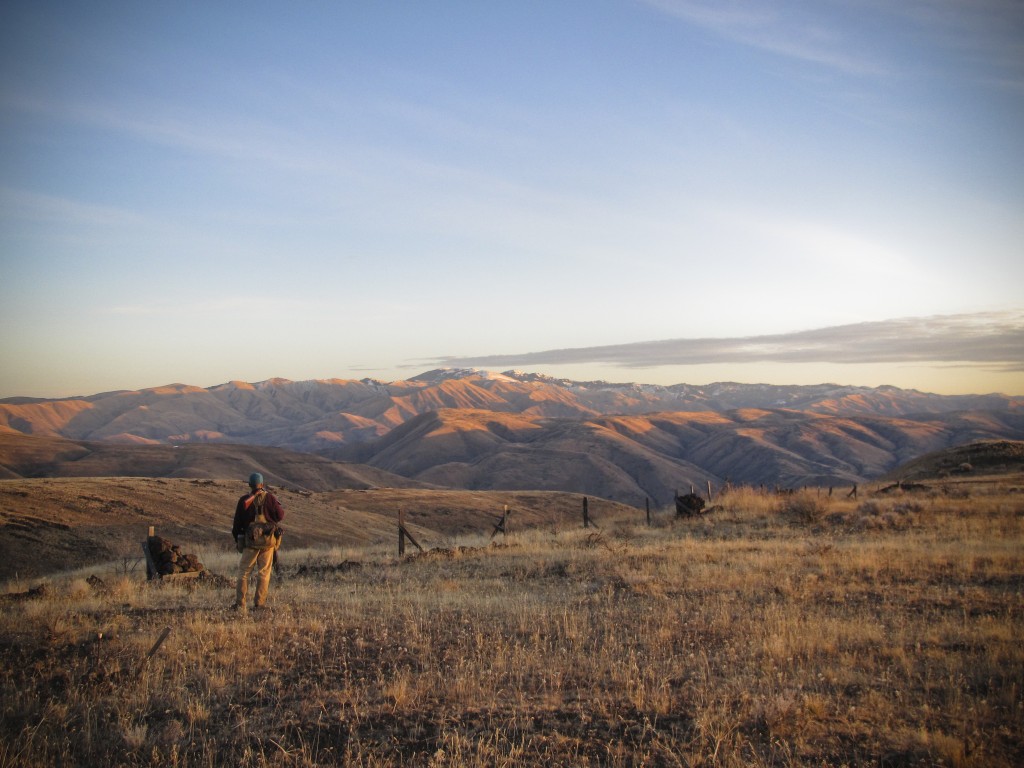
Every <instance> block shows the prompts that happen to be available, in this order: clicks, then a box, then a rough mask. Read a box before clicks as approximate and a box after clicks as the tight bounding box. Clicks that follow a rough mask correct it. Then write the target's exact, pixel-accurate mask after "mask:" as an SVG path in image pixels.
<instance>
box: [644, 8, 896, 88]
mask: <svg viewBox="0 0 1024 768" xmlns="http://www.w3.org/2000/svg"><path fill="white" fill-rule="evenodd" d="M642 2H645V3H646V4H647V5H650V6H652V7H654V8H657V9H658V10H660V11H662V12H664V13H667V14H669V15H671V16H675V17H676V18H679V19H682V20H683V21H686V22H689V23H691V24H695V25H697V26H700V27H703V28H705V29H708V30H710V31H712V32H714V33H715V34H717V35H719V36H721V37H724V38H726V39H728V40H732V41H733V42H736V43H739V44H741V45H746V46H749V47H752V48H757V49H759V50H763V51H767V52H769V53H773V54H777V55H780V56H783V57H786V58H790V59H795V60H797V61H801V62H805V63H810V64H817V65H820V66H823V67H826V68H829V69H834V70H839V71H841V72H844V73H846V74H854V75H883V74H886V72H887V69H886V67H885V66H883V65H882V64H881V63H880V62H879V61H878V60H877V59H876V58H874V57H872V56H869V55H867V53H866V52H863V53H862V52H859V51H858V50H857V49H856V47H855V46H853V45H851V43H850V41H849V40H848V39H847V38H846V36H845V35H844V34H843V33H842V31H841V29H840V27H839V26H838V25H834V24H829V23H827V22H825V21H824V20H823V19H820V18H815V17H813V16H811V15H809V14H794V13H785V12H782V11H781V10H780V9H778V8H777V7H775V6H767V5H766V4H764V3H754V2H745V1H744V0H733V1H732V2H725V3H723V2H720V0H642Z"/></svg>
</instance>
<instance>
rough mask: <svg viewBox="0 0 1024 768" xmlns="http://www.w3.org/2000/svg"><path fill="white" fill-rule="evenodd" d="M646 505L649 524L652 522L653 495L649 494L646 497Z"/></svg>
mask: <svg viewBox="0 0 1024 768" xmlns="http://www.w3.org/2000/svg"><path fill="white" fill-rule="evenodd" d="M644 507H646V508H647V524H648V525H650V524H651V497H650V496H648V497H647V498H646V499H644Z"/></svg>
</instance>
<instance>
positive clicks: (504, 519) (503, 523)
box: [491, 504, 509, 539]
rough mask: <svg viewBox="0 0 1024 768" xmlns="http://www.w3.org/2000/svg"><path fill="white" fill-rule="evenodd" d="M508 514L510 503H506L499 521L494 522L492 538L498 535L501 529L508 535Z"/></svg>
mask: <svg viewBox="0 0 1024 768" xmlns="http://www.w3.org/2000/svg"><path fill="white" fill-rule="evenodd" d="M508 515H509V511H508V504H506V505H505V509H504V510H503V511H502V513H501V519H500V520H499V521H498V522H497V523H495V524H494V530H493V531H491V538H492V539H493V538H494V537H495V536H497V535H498V531H501V532H502V534H504V535H505V536H508V528H509V519H508Z"/></svg>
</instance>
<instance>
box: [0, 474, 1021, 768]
mask: <svg viewBox="0 0 1024 768" xmlns="http://www.w3.org/2000/svg"><path fill="white" fill-rule="evenodd" d="M984 488H985V487H984V486H982V485H976V486H974V487H973V488H972V489H971V491H970V493H969V494H968V495H966V496H964V495H963V494H958V495H959V496H960V497H959V498H957V497H956V496H957V495H953V496H951V495H948V494H947V495H934V496H924V497H921V496H914V497H912V496H910V495H909V494H908V495H900V496H886V497H881V496H875V497H869V498H864V497H863V496H862V498H860V499H859V500H858V499H849V498H845V497H844V498H842V499H831V500H830V499H828V498H827V496H825V497H824V498H823V497H822V495H821V494H818V493H817V492H815V491H809V492H804V495H802V496H801V497H799V498H779V497H769V496H763V495H761V494H759V493H756V492H754V491H751V490H746V489H737V490H734V491H732V492H731V493H729V494H727V495H724V496H722V497H720V498H718V499H716V500H715V502H716V504H717V507H718V508H717V510H716V511H715V512H713V513H711V514H710V515H708V516H705V517H701V518H695V519H691V520H680V521H675V522H671V523H670V522H668V521H666V520H665V519H664V517H661V516H659V518H658V520H657V521H656V522H657V524H656V525H655V526H652V527H647V526H644V525H637V524H636V522H635V521H633V522H626V521H622V522H619V523H615V522H614V521H607V522H605V523H603V527H602V528H601V529H600V530H595V529H586V530H584V529H582V528H577V529H564V530H554V529H544V530H534V531H524V532H520V533H517V534H514V535H512V536H509V537H507V538H506V539H498V540H497V541H496V543H495V544H494V545H490V546H488V545H487V544H486V542H484V541H482V540H479V539H478V540H475V541H461V542H456V543H457V544H461V545H462V546H461V547H460V546H453V547H452V548H451V549H448V550H443V551H433V552H429V553H427V554H426V555H421V556H415V557H410V558H408V559H406V560H405V561H399V560H398V559H397V558H396V557H395V556H394V555H393V554H392V553H389V552H383V551H380V550H376V551H364V550H359V549H343V548H335V549H333V550H319V551H316V550H308V551H303V552H294V551H293V552H287V551H285V552H284V553H283V555H284V556H285V557H286V558H287V560H286V562H287V563H288V566H287V567H286V568H285V569H284V571H285V574H284V575H285V579H284V580H283V581H275V582H274V584H273V585H272V588H271V604H272V606H273V607H272V611H271V612H270V614H269V615H268V616H259V617H253V616H237V615H235V614H233V613H231V612H230V611H228V610H227V606H228V605H229V604H230V603H231V601H232V597H233V592H232V590H231V589H230V588H228V587H219V588H214V587H204V586H201V585H196V586H194V587H192V588H183V587H177V586H170V585H167V584H164V585H160V584H155V583H154V584H151V583H146V582H141V581H138V580H132V579H130V578H128V577H125V576H117V575H115V574H114V573H111V572H107V573H101V574H100V575H101V577H102V579H103V584H102V585H99V588H97V585H95V580H94V582H93V584H90V583H89V582H87V581H86V580H85V578H84V576H82V575H72V576H69V577H64V578H54V579H51V580H50V582H49V590H48V592H47V594H46V595H45V596H43V597H40V598H36V599H24V600H15V599H13V598H11V597H9V596H8V597H7V598H5V602H6V605H4V609H5V610H4V612H3V618H2V619H0V654H2V656H0V660H2V667H0V700H2V702H3V704H2V707H3V710H2V716H3V717H2V721H3V725H2V726H0V765H2V766H15V765H17V766H49V765H83V766H84V765H98V764H111V765H131V766H134V765H153V766H157V765H159V766H166V765H179V766H186V765H188V766H193V765H195V766H214V765H248V766H264V765H268V766H269V765H273V766H277V765H280V766H316V765H336V764H351V765H360V766H393V765H404V766H442V765H471V766H484V765H487V766H492V765H504V766H526V765H570V764H571V765H592V766H596V765H601V766H632V765H641V764H642V765H652V766H696V765H722V766H750V765H753V766H791V765H792V766H795V765H879V764H884V765H893V766H898V765H908V766H909V765H949V766H1011V765H1019V764H1021V763H1022V762H1024V747H1022V746H1021V740H1020V738H1019V734H1021V733H1024V707H1022V688H1024V649H1022V647H1021V643H1020V641H1019V638H1020V637H1021V636H1022V630H1024V603H1022V597H1021V594H1022V586H1024V546H1022V545H1024V500H1022V499H1021V498H1020V497H1019V496H1018V495H1017V493H1016V492H1014V491H1012V490H1011V489H1008V488H1005V487H1003V488H998V489H995V491H994V492H993V493H986V492H985V490H984ZM887 516H888V517H887ZM889 518H891V519H889ZM882 519H885V522H884V523H880V522H878V521H879V520H882ZM468 545H472V546H468ZM204 559H206V558H204ZM210 560H211V562H208V565H210V566H211V567H213V568H214V570H219V571H220V572H223V573H229V572H230V570H231V568H232V567H233V560H232V559H226V560H225V561H224V562H223V563H221V562H218V561H216V559H215V558H211V559H210ZM300 571H301V574H302V575H299V574H300ZM21 586H27V585H21ZM166 626H170V627H172V631H171V634H170V636H169V637H168V639H167V641H166V642H165V643H164V644H163V645H162V646H161V647H160V648H159V649H158V651H157V652H156V653H154V654H153V656H152V657H151V658H147V655H148V653H149V651H150V649H151V648H152V646H153V644H154V642H155V641H156V639H157V637H158V636H159V634H160V632H161V630H162V629H163V628H164V627H166Z"/></svg>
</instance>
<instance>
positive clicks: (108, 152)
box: [0, 0, 1024, 397]
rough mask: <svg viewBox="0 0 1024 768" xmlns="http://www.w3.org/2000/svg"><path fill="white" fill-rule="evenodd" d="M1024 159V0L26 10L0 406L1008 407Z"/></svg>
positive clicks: (12, 147)
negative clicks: (589, 399) (502, 373)
mask: <svg viewBox="0 0 1024 768" xmlns="http://www.w3.org/2000/svg"><path fill="white" fill-rule="evenodd" d="M1022 137H1024V5H1022V4H1021V3H1019V2H1014V1H1012V0H971V1H970V2H967V1H963V2H954V1H953V0H916V1H915V2H906V3H890V2H883V1H882V0H852V1H850V2H830V1H829V0H815V1H814V2H744V1H743V0H735V2H711V1H710V0H709V1H708V2H704V1H702V0H614V1H613V0H588V1H587V2H572V1H569V2H557V1H555V0H552V1H550V2H523V1H522V0H519V1H517V2H502V1H501V0H496V1H495V2H487V3H481V2H433V1H431V0H424V1H423V2H375V3H369V2H340V3H317V2H309V3H301V4H293V3H288V4H285V3H256V4H253V3H231V2H220V3H160V4H157V3H137V2H124V3H110V2H93V3H88V4H85V3H81V4H78V3H51V2H45V1H44V2H38V1H36V2H20V1H18V0H8V1H7V2H5V3H3V4H2V5H0V284H2V285H3V303H2V308H0V323H2V331H0V333H2V336H0V357H2V360H3V365H2V369H0V397H4V396H13V395H35V396H63V395H71V394H89V393H93V392H99V391H105V390H111V389H135V388H142V387H149V386H158V385H161V384H167V383H171V382H183V383H188V384H195V385H199V386H211V385H215V384H218V383H222V382H224V381H228V380H231V379H242V380H248V381H259V380H262V379H266V378H270V377H274V376H281V377H285V378H290V379H309V378H362V377H366V376H372V377H376V378H382V379H386V380H390V379H398V378H406V377H408V376H412V375H415V374H416V373H419V372H421V371H423V370H426V369H429V368H432V367H436V366H437V365H441V364H446V365H477V364H479V363H481V362H483V363H486V367H489V368H492V369H496V370H502V369H504V368H508V367H525V368H527V369H528V370H537V371H540V372H545V373H550V374H553V375H564V376H571V377H575V378H586V379H593V378H605V379H609V380H615V381H625V380H635V381H645V382H652V383H666V384H667V383H676V382H687V383H692V384H702V383H708V382H710V381H715V380H727V379H728V380H736V381H750V382H761V381H764V382H770V383H820V382H822V381H835V382H838V383H846V384H860V385H870V386H875V385H880V384H896V385H898V386H906V387H915V388H918V389H923V390H928V391H934V392H990V391H1002V392H1007V393H1010V394H1024V295H1022V286H1024V253H1022V251H1024V215H1022V214H1024V138H1022ZM650 342H664V343H663V344H654V345H652V344H651V343H650ZM659 351H660V352H663V353H664V354H663V355H662V356H659V354H658V353H659Z"/></svg>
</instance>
